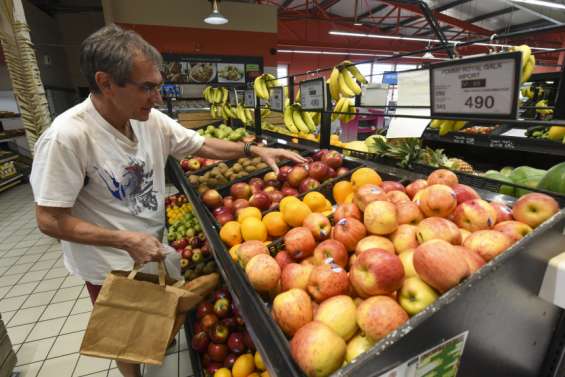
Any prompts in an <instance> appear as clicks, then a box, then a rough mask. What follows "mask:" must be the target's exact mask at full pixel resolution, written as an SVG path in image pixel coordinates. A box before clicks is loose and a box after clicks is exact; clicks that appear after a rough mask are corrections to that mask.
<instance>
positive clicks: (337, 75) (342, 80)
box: [328, 60, 367, 101]
mask: <svg viewBox="0 0 565 377" xmlns="http://www.w3.org/2000/svg"><path fill="white" fill-rule="evenodd" d="M354 78H355V79H354ZM356 80H357V81H359V82H360V83H362V84H367V79H365V77H364V76H363V75H362V74H361V72H359V69H357V67H356V66H354V65H353V63H351V62H350V61H349V60H344V61H342V62H341V63H339V64H338V65H336V66H335V67H334V68H333V69H332V73H331V74H330V79H329V80H328V85H329V86H330V94H331V96H332V99H333V100H334V101H338V100H339V99H340V97H354V96H356V95H359V94H361V87H360V86H359V84H358V83H357V82H356Z"/></svg>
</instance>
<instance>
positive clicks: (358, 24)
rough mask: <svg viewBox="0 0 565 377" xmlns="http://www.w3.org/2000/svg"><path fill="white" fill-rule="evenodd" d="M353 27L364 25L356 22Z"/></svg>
mask: <svg viewBox="0 0 565 377" xmlns="http://www.w3.org/2000/svg"><path fill="white" fill-rule="evenodd" d="M353 26H363V24H362V23H361V22H354V23H353Z"/></svg>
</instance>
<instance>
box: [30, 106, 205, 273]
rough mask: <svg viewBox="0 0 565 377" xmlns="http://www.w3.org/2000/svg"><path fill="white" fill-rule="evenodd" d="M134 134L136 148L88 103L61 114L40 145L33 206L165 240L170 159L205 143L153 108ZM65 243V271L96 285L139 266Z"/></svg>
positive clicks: (111, 253) (106, 251)
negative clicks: (110, 275) (64, 210)
mask: <svg viewBox="0 0 565 377" xmlns="http://www.w3.org/2000/svg"><path fill="white" fill-rule="evenodd" d="M131 127H132V129H133V132H134V134H135V141H132V140H130V139H128V138H127V137H126V136H125V135H123V134H122V133H120V132H119V131H118V130H116V129H115V128H114V127H112V126H111V125H110V124H109V123H108V122H107V121H106V120H104V118H102V116H101V115H100V114H99V113H98V111H97V110H96V109H95V107H94V105H93V104H92V101H91V99H90V98H88V99H86V100H85V101H84V102H82V103H80V104H78V105H76V106H74V107H73V108H71V109H69V110H67V111H65V112H64V113H63V114H61V115H59V116H58V117H57V118H56V119H55V120H54V121H53V123H52V125H51V127H49V128H48V129H47V130H46V131H45V132H44V134H43V135H42V136H41V137H40V138H39V140H38V141H37V143H36V145H35V158H34V161H33V167H32V172H31V177H30V182H31V186H32V189H33V195H34V197H35V202H36V203H37V204H38V205H41V206H45V207H65V208H71V213H72V214H73V216H76V217H78V218H80V219H82V220H85V221H87V222H90V223H92V224H96V225H99V226H101V227H104V228H107V229H122V230H129V231H138V232H144V233H147V234H151V235H153V236H155V237H157V238H158V239H162V235H163V228H164V223H165V209H164V197H165V164H166V159H167V156H169V155H172V156H174V157H177V158H182V157H184V156H185V155H187V154H192V153H195V152H196V151H198V150H199V149H200V147H201V146H202V144H203V142H204V138H203V137H202V136H200V135H198V134H197V133H196V132H194V131H192V130H188V129H186V128H184V127H182V126H181V125H180V124H178V123H177V122H175V121H174V120H173V119H171V118H169V117H168V116H166V115H165V114H163V113H161V112H160V111H158V110H155V109H153V110H152V111H151V113H150V115H149V119H148V120H147V121H145V122H139V121H135V120H131ZM61 244H62V246H63V254H64V260H65V266H66V267H67V269H68V270H69V271H70V272H71V273H72V274H74V275H78V276H79V277H81V278H82V279H84V280H85V281H88V282H91V283H93V284H102V282H103V281H104V279H105V277H106V275H107V274H108V272H110V271H111V270H117V269H121V270H129V269H131V267H132V266H133V259H132V258H131V257H130V256H129V254H128V253H127V252H126V251H124V250H120V249H116V248H112V247H102V246H90V245H82V244H77V243H73V242H67V241H62V242H61Z"/></svg>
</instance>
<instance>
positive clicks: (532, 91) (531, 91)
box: [520, 85, 545, 99]
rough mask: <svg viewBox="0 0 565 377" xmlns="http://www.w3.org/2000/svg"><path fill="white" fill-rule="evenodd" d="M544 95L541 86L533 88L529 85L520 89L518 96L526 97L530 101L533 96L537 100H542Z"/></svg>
mask: <svg viewBox="0 0 565 377" xmlns="http://www.w3.org/2000/svg"><path fill="white" fill-rule="evenodd" d="M544 93H545V91H544V90H543V87H541V86H537V87H534V86H532V85H530V86H526V87H524V88H522V89H520V94H522V97H526V98H528V99H532V98H534V97H535V96H537V98H543V95H544Z"/></svg>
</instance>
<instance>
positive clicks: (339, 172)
mask: <svg viewBox="0 0 565 377" xmlns="http://www.w3.org/2000/svg"><path fill="white" fill-rule="evenodd" d="M331 170H333V171H334V172H335V174H334V175H333V176H332V175H331V174H330V178H335V177H336V176H339V177H341V176H342V175H346V174H347V173H349V168H346V167H345V166H342V167H340V168H339V169H337V171H336V170H334V169H332V168H330V171H331Z"/></svg>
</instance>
